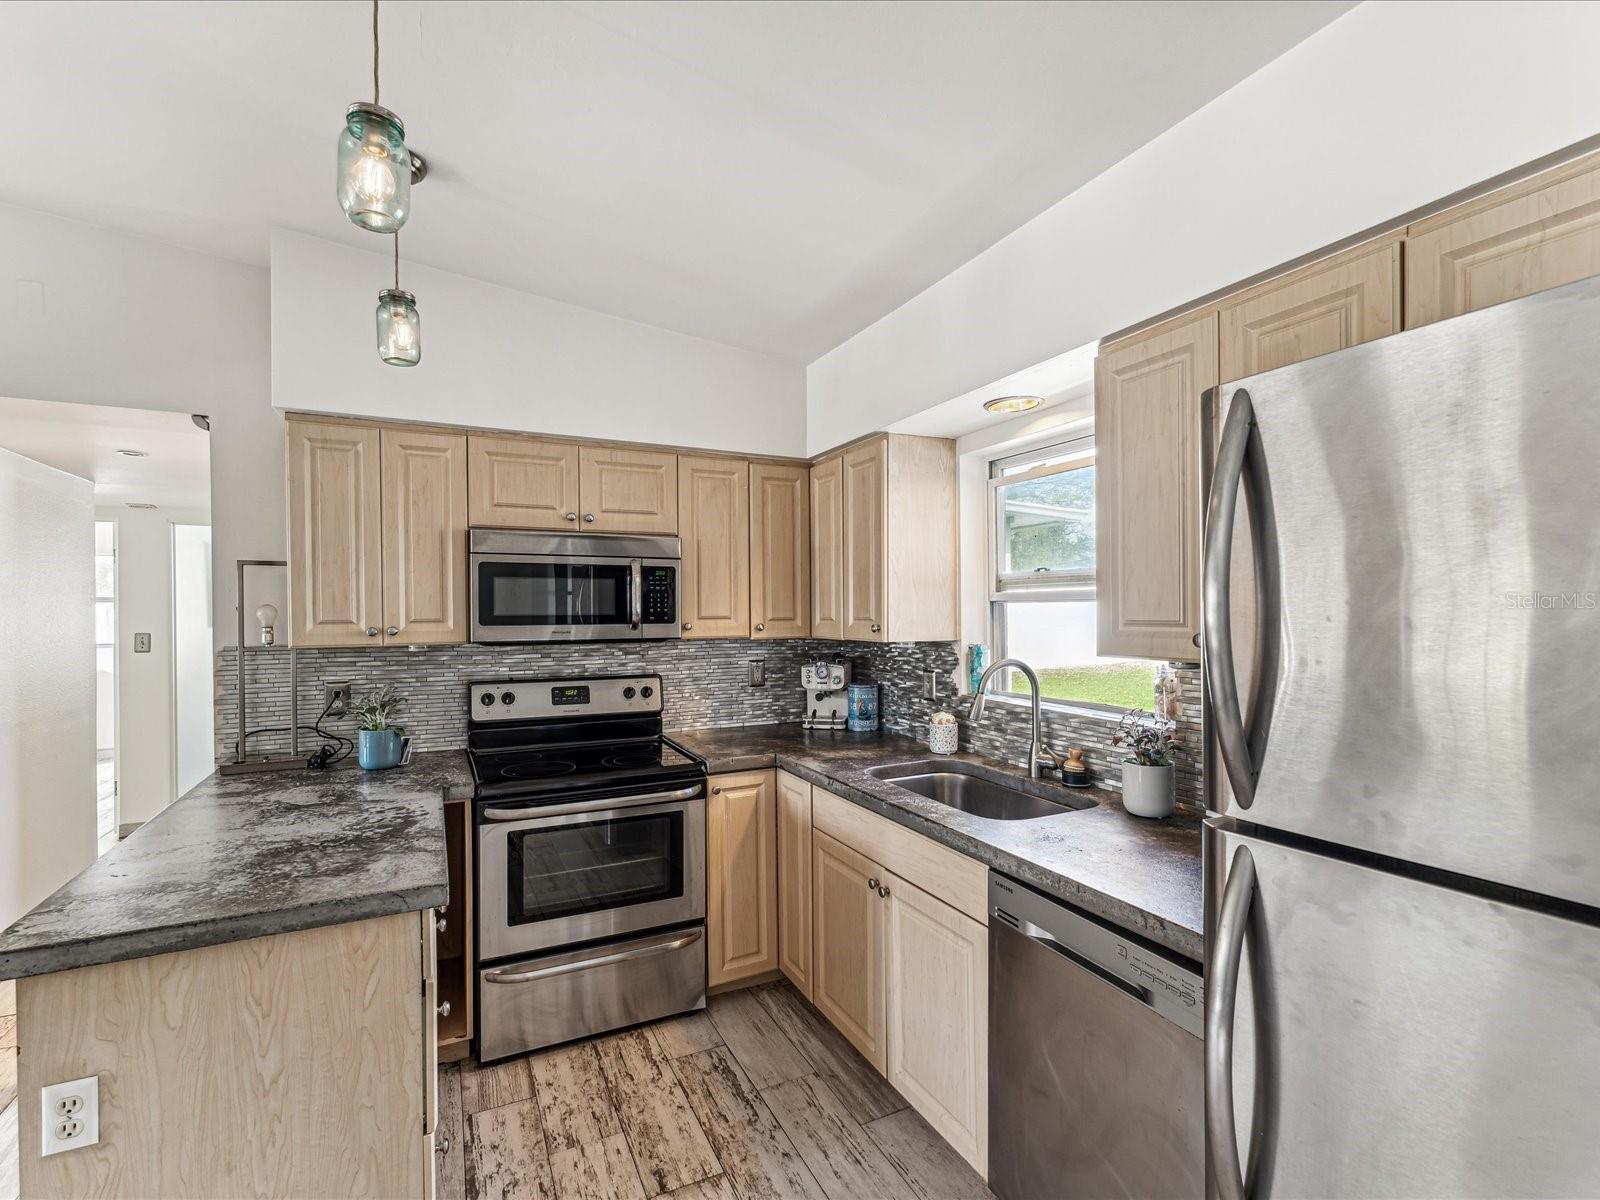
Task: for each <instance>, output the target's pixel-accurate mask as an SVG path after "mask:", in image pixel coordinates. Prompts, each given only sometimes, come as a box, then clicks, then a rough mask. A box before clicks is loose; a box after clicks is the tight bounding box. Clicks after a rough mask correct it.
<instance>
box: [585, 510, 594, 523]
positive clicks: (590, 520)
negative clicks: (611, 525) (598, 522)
mask: <svg viewBox="0 0 1600 1200" xmlns="http://www.w3.org/2000/svg"><path fill="white" fill-rule="evenodd" d="M583 520H584V523H585V524H586V525H593V524H594V514H593V513H584V514H583Z"/></svg>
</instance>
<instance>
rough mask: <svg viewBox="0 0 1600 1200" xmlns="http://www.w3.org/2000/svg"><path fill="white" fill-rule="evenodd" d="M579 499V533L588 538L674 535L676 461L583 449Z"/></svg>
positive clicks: (664, 455)
mask: <svg viewBox="0 0 1600 1200" xmlns="http://www.w3.org/2000/svg"><path fill="white" fill-rule="evenodd" d="M578 499H579V503H578V507H579V510H580V512H579V517H580V520H579V528H581V529H584V530H587V531H588V532H590V533H677V532H678V456H677V455H676V454H673V453H671V452H670V451H665V450H626V449H623V448H622V447H620V446H582V447H580V448H579V450H578Z"/></svg>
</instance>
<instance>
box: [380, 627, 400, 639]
mask: <svg viewBox="0 0 1600 1200" xmlns="http://www.w3.org/2000/svg"><path fill="white" fill-rule="evenodd" d="M383 632H384V633H386V634H388V635H389V636H390V637H398V636H399V635H400V626H398V625H391V626H389V628H387V629H385V630H384V631H383Z"/></svg>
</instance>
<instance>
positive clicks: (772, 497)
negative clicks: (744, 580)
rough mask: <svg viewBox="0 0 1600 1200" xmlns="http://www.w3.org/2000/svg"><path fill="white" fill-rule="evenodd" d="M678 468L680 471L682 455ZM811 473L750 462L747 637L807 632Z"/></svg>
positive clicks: (783, 465)
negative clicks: (748, 632)
mask: <svg viewBox="0 0 1600 1200" xmlns="http://www.w3.org/2000/svg"><path fill="white" fill-rule="evenodd" d="M678 469H679V471H680V472H681V471H682V470H683V467H682V461H681V460H680V465H679V468H678ZM809 478H810V472H809V471H808V470H807V468H805V467H804V466H801V465H798V464H788V463H762V462H754V463H751V464H750V636H751V637H753V638H758V639H761V638H803V637H810V636H811V499H810V494H809V486H810V485H809Z"/></svg>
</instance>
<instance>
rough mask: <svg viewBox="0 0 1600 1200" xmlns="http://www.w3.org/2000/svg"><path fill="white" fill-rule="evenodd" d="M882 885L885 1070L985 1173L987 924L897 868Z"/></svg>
mask: <svg viewBox="0 0 1600 1200" xmlns="http://www.w3.org/2000/svg"><path fill="white" fill-rule="evenodd" d="M884 886H885V887H887V888H888V889H889V895H888V904H887V905H886V922H887V933H888V937H887V942H888V945H887V959H888V961H887V964H886V966H887V969H886V971H885V975H886V976H887V980H888V998H887V1011H888V1047H889V1056H888V1069H887V1071H885V1072H884V1073H885V1074H886V1075H887V1076H888V1079H889V1082H890V1083H891V1084H893V1085H894V1087H895V1088H896V1090H898V1091H899V1092H900V1094H901V1095H902V1096H904V1097H905V1098H906V1099H907V1100H909V1101H910V1102H911V1104H912V1107H914V1108H915V1109H916V1110H917V1111H918V1112H919V1113H921V1114H922V1116H923V1118H924V1119H925V1120H926V1121H927V1122H928V1124H930V1125H932V1126H933V1127H934V1129H936V1130H938V1132H939V1133H940V1135H941V1136H943V1137H944V1139H945V1140H946V1141H947V1142H949V1143H950V1144H951V1145H952V1146H954V1147H955V1148H956V1150H957V1151H958V1152H959V1153H960V1154H961V1156H962V1157H963V1158H965V1159H966V1160H967V1161H968V1162H969V1163H971V1164H972V1166H973V1169H974V1170H976V1171H977V1172H978V1173H979V1174H980V1175H983V1176H985V1177H987V1175H988V1170H989V1150H988V1141H989V1136H988V1118H989V931H988V930H987V929H986V928H984V926H982V925H980V924H979V923H978V922H977V921H974V920H973V919H972V918H971V917H968V916H966V915H965V914H963V913H959V912H957V911H956V910H955V909H953V908H951V907H950V906H949V905H947V904H945V903H943V902H942V901H939V900H935V899H934V898H933V897H932V896H930V895H928V894H927V893H926V892H924V891H921V890H920V889H918V888H916V887H914V886H913V885H911V884H909V883H907V882H906V881H905V880H903V879H901V878H899V877H898V876H888V877H887V878H886V879H885V880H884ZM819 1006H820V1002H819Z"/></svg>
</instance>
